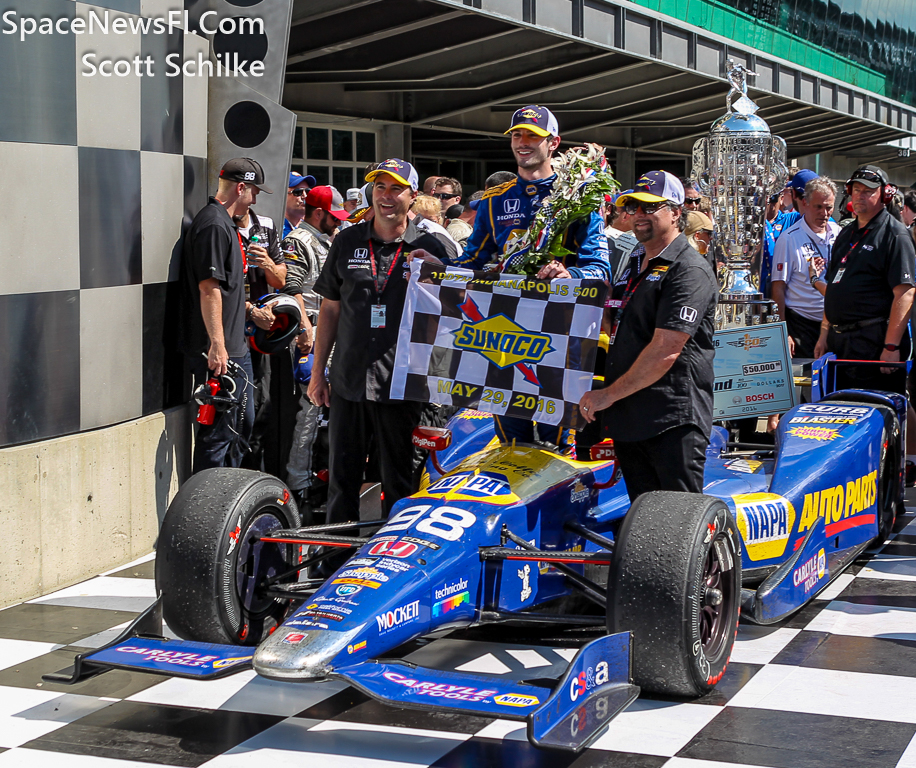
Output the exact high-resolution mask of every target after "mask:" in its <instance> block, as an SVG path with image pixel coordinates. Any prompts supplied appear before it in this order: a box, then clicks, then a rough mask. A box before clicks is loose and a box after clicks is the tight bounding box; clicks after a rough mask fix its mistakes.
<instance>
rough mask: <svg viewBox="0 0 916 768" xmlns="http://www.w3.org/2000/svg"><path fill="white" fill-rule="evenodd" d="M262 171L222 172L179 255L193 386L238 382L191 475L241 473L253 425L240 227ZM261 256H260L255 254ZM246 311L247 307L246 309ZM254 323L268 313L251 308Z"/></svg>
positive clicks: (200, 446) (239, 162)
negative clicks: (212, 380) (217, 379)
mask: <svg viewBox="0 0 916 768" xmlns="http://www.w3.org/2000/svg"><path fill="white" fill-rule="evenodd" d="M261 191H263V192H266V193H267V194H271V190H269V189H267V188H266V187H265V186H264V169H263V168H261V166H260V165H259V164H258V163H256V162H255V161H254V160H251V159H249V158H236V159H234V160H230V161H229V162H228V163H226V164H225V165H224V166H223V168H222V170H221V171H220V179H219V189H218V190H217V193H216V196H215V197H211V198H210V202H209V203H208V204H207V205H206V207H204V208H203V209H202V210H201V211H200V212H199V213H198V214H197V216H195V217H194V221H193V222H191V226H190V228H189V229H188V231H187V233H186V234H185V239H184V245H183V250H182V256H181V278H180V282H181V287H180V290H181V310H180V311H181V317H182V322H181V325H180V330H179V348H180V349H181V351H182V352H184V354H185V355H187V358H188V366H189V368H190V371H191V373H192V374H193V375H194V384H195V387H196V386H199V385H200V384H203V383H204V382H206V381H207V379H208V378H209V377H210V376H211V375H213V376H223V375H226V374H227V373H228V375H230V376H231V377H232V378H233V379H235V396H236V398H237V399H238V400H239V402H240V405H239V407H237V408H235V409H232V410H229V411H226V412H217V413H216V416H215V418H214V421H213V423H212V424H209V425H207V424H201V425H200V426H199V428H198V431H197V438H196V441H195V445H194V462H193V471H194V472H199V471H200V470H202V469H209V468H211V467H238V466H239V465H240V464H241V462H242V456H243V455H244V452H245V450H246V449H247V445H248V437H249V435H250V434H251V427H252V424H253V422H254V402H253V401H254V392H253V389H252V385H251V382H252V379H253V376H252V372H251V357H250V355H249V353H248V344H247V342H246V339H245V315H246V302H245V278H246V273H247V271H248V263H247V261H246V255H245V254H244V253H243V251H242V241H241V236H240V234H239V230H238V223H237V222H238V221H239V220H240V219H242V218H243V217H244V216H245V215H246V214H247V213H248V209H249V207H250V206H252V205H254V203H255V201H256V200H257V196H258V192H261ZM254 248H255V250H256V251H257V253H258V254H259V255H262V256H266V255H267V252H266V251H265V250H264V249H263V248H260V249H257V247H254ZM249 307H250V305H249ZM248 311H249V312H250V313H251V314H252V319H254V320H255V322H256V323H258V325H260V326H261V327H264V328H269V327H270V324H271V322H272V320H273V317H272V315H273V313H272V312H270V310H258V309H254V308H250V309H249V310H248Z"/></svg>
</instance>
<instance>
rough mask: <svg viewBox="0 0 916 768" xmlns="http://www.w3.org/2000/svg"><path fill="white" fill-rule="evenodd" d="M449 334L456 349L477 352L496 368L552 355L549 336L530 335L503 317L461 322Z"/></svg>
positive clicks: (534, 361) (537, 361)
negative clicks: (453, 338)
mask: <svg viewBox="0 0 916 768" xmlns="http://www.w3.org/2000/svg"><path fill="white" fill-rule="evenodd" d="M452 333H453V334H454V335H455V346H456V347H458V348H459V349H468V350H471V351H472V352H479V353H480V354H481V355H483V356H484V357H485V358H487V360H489V361H490V362H491V363H493V364H494V365H495V366H497V367H498V368H509V367H511V366H513V365H518V364H519V363H539V362H540V361H541V360H543V359H544V356H545V355H546V354H547V353H548V352H553V347H552V346H550V336H547V335H546V334H543V333H531V332H530V331H527V330H526V329H524V328H522V327H521V326H520V325H519V324H518V323H516V322H514V321H512V320H510V319H509V318H508V317H506V316H505V315H496V316H495V317H488V318H486V319H484V320H481V321H480V322H476V323H462V324H461V327H460V328H459V329H458V330H457V331H452Z"/></svg>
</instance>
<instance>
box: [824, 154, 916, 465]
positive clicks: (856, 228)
mask: <svg viewBox="0 0 916 768" xmlns="http://www.w3.org/2000/svg"><path fill="white" fill-rule="evenodd" d="M846 192H847V194H848V195H849V196H850V198H851V199H852V210H853V213H855V215H856V219H855V221H854V222H852V223H851V224H849V225H848V226H846V227H844V228H843V229H842V230H841V231H840V233H839V234H838V235H837V237H836V240H835V241H834V244H833V253H832V254H831V259H830V264H829V265H828V267H827V275H826V281H827V290H826V293H825V294H824V317H823V320H822V322H821V333H820V338H819V339H818V341H817V345H816V346H815V349H814V356H815V357H820V356H821V355H823V354H824V353H825V352H833V353H835V354H836V356H837V357H838V358H839V359H841V360H882V361H884V362H886V363H898V362H900V361H901V360H907V359H908V358H909V355H910V334H909V331H908V329H907V321H908V320H909V318H910V309H911V307H912V305H913V295H914V289H913V284H914V280H913V273H914V269H916V265H914V261H916V253H914V249H913V239H912V238H911V237H910V233H909V232H907V230H906V227H904V226H903V224H901V223H900V222H899V221H897V220H896V219H895V218H894V217H893V216H891V215H890V213H888V211H887V207H886V206H887V204H888V203H889V202H890V201H891V200H893V197H894V195H895V194H896V192H897V188H896V187H895V186H893V185H892V184H891V183H890V181H889V180H888V178H887V174H886V173H885V172H884V171H883V170H882V169H881V168H879V167H877V166H875V165H863V166H862V167H860V168H859V169H857V170H856V172H855V173H853V175H852V176H851V177H850V179H849V181H847V182H846ZM837 386H838V387H844V388H845V387H856V388H863V389H885V390H891V391H893V392H899V393H901V394H904V393H905V392H906V389H905V387H906V371H905V370H895V369H890V368H881V369H877V368H876V367H871V366H869V367H868V368H864V367H863V368H851V369H848V370H845V371H844V370H841V371H839V372H838V374H837ZM908 453H910V452H909V451H908Z"/></svg>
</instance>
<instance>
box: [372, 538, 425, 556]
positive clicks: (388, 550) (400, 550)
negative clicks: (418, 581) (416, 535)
mask: <svg viewBox="0 0 916 768" xmlns="http://www.w3.org/2000/svg"><path fill="white" fill-rule="evenodd" d="M418 549H419V546H418V545H416V544H414V543H412V542H410V541H377V542H375V544H373V545H372V546H371V547H370V549H369V554H370V555H385V556H387V557H396V558H404V557H410V556H411V555H412V554H413V553H414V552H416V551H417V550H418Z"/></svg>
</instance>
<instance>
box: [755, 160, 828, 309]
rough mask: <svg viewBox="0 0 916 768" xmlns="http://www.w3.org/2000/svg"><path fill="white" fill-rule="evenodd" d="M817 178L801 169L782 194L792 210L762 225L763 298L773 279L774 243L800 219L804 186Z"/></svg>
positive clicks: (812, 172)
mask: <svg viewBox="0 0 916 768" xmlns="http://www.w3.org/2000/svg"><path fill="white" fill-rule="evenodd" d="M816 178H818V176H817V174H816V173H815V172H814V171H809V170H808V169H807V168H802V169H801V170H800V171H796V172H795V175H794V176H792V178H791V179H789V181H788V182H787V183H786V188H785V190H783V191H784V192H788V193H789V194H790V195H791V197H792V210H791V211H780V212H779V213H777V214H776V217H775V218H774V219H773V220H772V221H767V222H765V223H764V236H763V259H762V260H761V264H760V288H761V291H762V292H763V295H764V296H770V295H771V282H772V279H773V254H774V253H775V252H776V241H777V240H778V239H779V236H780V235H781V234H782V233H783V232H785V231H786V230H787V229H788V228H789V227H791V226H792V225H793V224H795V222H797V221H798V220H799V219H800V218H801V217H802V209H803V206H804V202H805V185H806V184H807V183H808V182H809V181H811V180H812V179H816Z"/></svg>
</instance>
